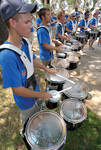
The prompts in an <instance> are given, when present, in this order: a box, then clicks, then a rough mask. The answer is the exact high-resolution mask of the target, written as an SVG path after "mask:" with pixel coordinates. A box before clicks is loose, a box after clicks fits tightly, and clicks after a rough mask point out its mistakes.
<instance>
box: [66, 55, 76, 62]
mask: <svg viewBox="0 0 101 150" xmlns="http://www.w3.org/2000/svg"><path fill="white" fill-rule="evenodd" d="M66 59H67V60H68V61H69V62H70V63H78V62H79V58H78V57H75V56H69V57H67V58H66Z"/></svg>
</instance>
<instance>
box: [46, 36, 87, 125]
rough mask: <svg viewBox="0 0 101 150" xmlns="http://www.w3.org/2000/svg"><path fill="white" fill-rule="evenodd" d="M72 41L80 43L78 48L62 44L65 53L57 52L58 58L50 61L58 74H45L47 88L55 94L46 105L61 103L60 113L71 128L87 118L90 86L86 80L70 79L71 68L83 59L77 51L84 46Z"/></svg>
mask: <svg viewBox="0 0 101 150" xmlns="http://www.w3.org/2000/svg"><path fill="white" fill-rule="evenodd" d="M72 41H73V42H74V43H75V42H76V44H77V43H78V49H76V51H75V50H74V49H70V47H69V46H67V45H64V46H61V47H62V48H63V49H64V52H65V53H57V58H54V59H52V61H51V63H50V67H51V69H52V68H54V69H55V70H56V72H57V74H56V75H55V76H54V75H51V74H49V73H46V74H45V78H46V86H47V88H46V90H47V92H49V93H51V94H52V95H53V97H52V98H51V99H49V100H48V101H47V102H46V107H47V108H48V109H55V108H57V107H58V105H59V104H60V109H59V110H60V114H61V116H62V117H63V118H64V119H65V120H66V121H67V122H69V123H68V124H69V126H70V128H74V127H75V125H78V123H81V122H82V121H83V120H84V119H86V117H87V110H86V107H85V105H84V103H83V102H84V100H85V99H86V98H87V97H88V92H89V89H88V86H87V85H86V84H85V83H84V82H82V81H81V80H78V79H74V80H73V79H70V72H69V70H71V69H75V68H76V67H77V64H78V62H79V60H80V59H81V54H80V53H78V52H77V51H79V50H80V47H81V46H82V45H81V44H80V43H79V42H78V41H77V40H74V39H73V40H72ZM72 45H73V43H72ZM72 45H71V46H72ZM73 46H74V45H73ZM76 48H77V47H76ZM66 52H67V53H66ZM64 58H65V59H64ZM67 126H68V125H67ZM67 128H68V127H67Z"/></svg>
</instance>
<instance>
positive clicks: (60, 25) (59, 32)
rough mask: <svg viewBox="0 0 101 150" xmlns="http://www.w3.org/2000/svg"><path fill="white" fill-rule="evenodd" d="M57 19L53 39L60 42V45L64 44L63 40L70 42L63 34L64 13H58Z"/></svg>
mask: <svg viewBox="0 0 101 150" xmlns="http://www.w3.org/2000/svg"><path fill="white" fill-rule="evenodd" d="M57 18H58V22H57V23H56V28H55V31H56V35H55V39H57V40H59V41H61V42H62V43H64V40H66V41H70V38H69V36H67V35H66V34H65V33H64V32H65V26H64V20H65V13H64V11H62V10H61V11H59V12H58V14H57Z"/></svg>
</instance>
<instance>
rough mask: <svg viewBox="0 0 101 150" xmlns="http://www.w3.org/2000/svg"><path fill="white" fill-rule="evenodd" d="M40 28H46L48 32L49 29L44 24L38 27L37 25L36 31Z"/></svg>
mask: <svg viewBox="0 0 101 150" xmlns="http://www.w3.org/2000/svg"><path fill="white" fill-rule="evenodd" d="M40 28H44V29H46V30H47V31H48V33H49V30H48V28H47V27H46V26H40V27H38V28H37V31H38V30H39V29H40Z"/></svg>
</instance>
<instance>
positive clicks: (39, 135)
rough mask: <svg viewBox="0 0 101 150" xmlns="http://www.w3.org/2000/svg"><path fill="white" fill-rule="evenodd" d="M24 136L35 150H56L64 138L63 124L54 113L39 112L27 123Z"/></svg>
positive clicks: (64, 129)
mask: <svg viewBox="0 0 101 150" xmlns="http://www.w3.org/2000/svg"><path fill="white" fill-rule="evenodd" d="M25 136H26V139H27V141H28V143H29V144H30V146H31V147H32V148H33V149H35V150H54V149H58V148H59V147H60V146H61V145H62V144H63V143H64V141H65V138H66V126H65V122H64V120H63V119H62V118H61V117H60V116H59V115H58V114H57V113H56V112H52V111H40V112H38V113H36V114H35V115H33V116H32V117H31V118H30V119H29V121H28V122H27V125H26V130H25Z"/></svg>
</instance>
